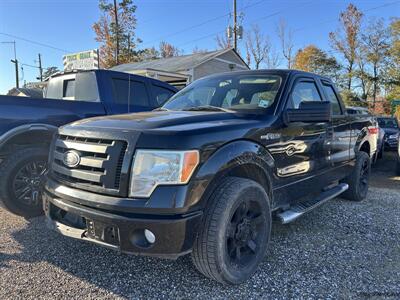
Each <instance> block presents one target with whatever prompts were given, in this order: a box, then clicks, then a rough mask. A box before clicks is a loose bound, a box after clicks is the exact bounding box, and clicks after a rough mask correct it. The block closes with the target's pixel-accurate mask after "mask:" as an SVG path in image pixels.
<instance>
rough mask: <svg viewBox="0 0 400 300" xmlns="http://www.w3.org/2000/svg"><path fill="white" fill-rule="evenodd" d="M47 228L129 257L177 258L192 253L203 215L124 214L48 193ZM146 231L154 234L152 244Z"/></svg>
mask: <svg viewBox="0 0 400 300" xmlns="http://www.w3.org/2000/svg"><path fill="white" fill-rule="evenodd" d="M43 198H44V199H43V200H44V201H43V206H44V211H45V213H46V216H47V223H48V226H49V227H50V228H51V229H53V230H55V231H57V232H59V233H61V234H62V235H65V236H69V237H72V238H76V239H80V240H85V241H89V242H93V243H96V244H99V245H102V246H105V247H107V248H111V249H114V250H117V251H119V252H123V253H128V254H139V255H150V256H156V257H162V258H171V259H176V258H178V257H179V256H182V255H185V254H187V253H189V252H190V251H191V249H192V246H193V243H194V240H195V238H196V236H197V229H198V228H199V226H200V222H201V216H202V213H201V212H195V213H190V214H186V215H177V216H175V215H174V216H165V215H158V216H157V215H156V216H155V215H144V214H131V213H129V214H121V213H119V212H118V213H117V212H113V211H105V210H101V209H95V208H89V207H87V206H83V205H81V204H77V203H75V202H71V201H68V200H65V199H60V198H59V197H57V196H55V195H53V194H51V193H50V192H49V191H45V193H44V197H43ZM145 230H149V231H150V232H151V233H152V234H154V237H155V241H154V243H150V242H149V240H148V239H147V238H146V235H145V233H144V232H145Z"/></svg>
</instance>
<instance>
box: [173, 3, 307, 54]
mask: <svg viewBox="0 0 400 300" xmlns="http://www.w3.org/2000/svg"><path fill="white" fill-rule="evenodd" d="M260 2H261V1H260ZM312 2H313V1H310V2H306V4H309V3H312ZM258 3H259V2H258ZM302 5H304V3H303V4H302ZM295 7H297V6H295ZM286 11H287V9H281V10H279V11H276V12H274V13H271V14H268V15H265V16H263V17H261V18H257V19H255V20H253V21H251V22H250V23H252V22H256V21H259V20H264V19H268V18H271V17H274V16H277V15H279V14H282V13H283V12H286ZM224 32H225V30H220V31H218V32H215V33H212V34H207V35H205V36H202V37H200V38H197V39H194V40H191V41H188V42H185V43H183V44H178V45H177V46H178V47H182V46H185V45H189V44H191V43H195V42H197V41H201V40H204V39H206V38H209V37H211V36H216V35H218V34H221V33H224Z"/></svg>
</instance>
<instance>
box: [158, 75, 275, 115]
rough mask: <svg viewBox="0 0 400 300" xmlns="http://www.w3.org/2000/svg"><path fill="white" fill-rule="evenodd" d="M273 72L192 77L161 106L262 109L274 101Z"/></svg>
mask: <svg viewBox="0 0 400 300" xmlns="http://www.w3.org/2000/svg"><path fill="white" fill-rule="evenodd" d="M281 81H282V78H281V77H280V76H277V75H266V74H263V75H236V74H235V75H233V74H232V75H225V76H218V77H212V78H205V79H200V80H198V81H195V82H194V83H193V84H191V85H189V86H187V87H186V88H184V89H183V90H181V91H180V92H178V93H177V94H176V95H175V96H173V97H172V98H171V99H170V100H169V101H168V102H167V103H166V104H165V105H164V106H163V109H167V110H197V111H199V110H207V111H210V110H215V111H230V110H263V109H266V108H269V107H270V106H271V105H272V104H273V103H274V101H275V99H276V96H277V94H278V91H279V87H280V85H281Z"/></svg>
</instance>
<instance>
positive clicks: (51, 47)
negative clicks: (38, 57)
mask: <svg viewBox="0 0 400 300" xmlns="http://www.w3.org/2000/svg"><path fill="white" fill-rule="evenodd" d="M0 34H1V35H4V36H8V37H12V38H15V39H17V40H21V41H25V42H28V43H31V44H35V45H39V46H42V47H46V48H50V49H53V50H57V51H61V52H64V53H68V52H72V51H69V50H65V49H62V48H58V47H54V46H51V45H49V44H45V43H42V42H37V41H34V40H30V39H27V38H24V37H20V36H16V35H13V34H9V33H5V32H0Z"/></svg>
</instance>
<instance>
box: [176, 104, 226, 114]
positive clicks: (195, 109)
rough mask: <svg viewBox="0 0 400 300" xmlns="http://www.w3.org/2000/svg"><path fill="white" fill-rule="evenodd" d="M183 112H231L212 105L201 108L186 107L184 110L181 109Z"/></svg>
mask: <svg viewBox="0 0 400 300" xmlns="http://www.w3.org/2000/svg"><path fill="white" fill-rule="evenodd" d="M182 110H184V111H223V112H232V111H231V110H229V109H226V108H223V107H218V106H213V105H203V106H193V107H188V108H185V109H182Z"/></svg>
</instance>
